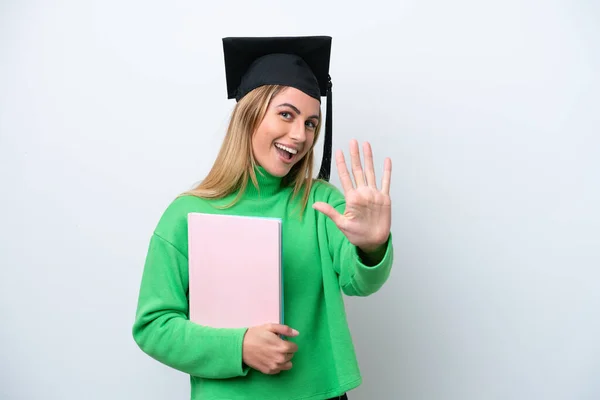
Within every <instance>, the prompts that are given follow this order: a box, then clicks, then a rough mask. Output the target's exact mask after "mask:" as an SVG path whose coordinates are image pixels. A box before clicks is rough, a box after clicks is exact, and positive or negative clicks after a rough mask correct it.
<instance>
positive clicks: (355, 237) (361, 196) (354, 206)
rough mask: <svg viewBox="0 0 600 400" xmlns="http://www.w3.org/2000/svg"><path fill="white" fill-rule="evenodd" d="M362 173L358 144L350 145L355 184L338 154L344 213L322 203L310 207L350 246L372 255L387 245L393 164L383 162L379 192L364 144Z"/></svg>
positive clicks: (390, 220)
mask: <svg viewBox="0 0 600 400" xmlns="http://www.w3.org/2000/svg"><path fill="white" fill-rule="evenodd" d="M363 152H364V158H365V170H364V171H363V168H362V165H361V162H360V153H359V149H358V142H357V141H356V140H352V141H351V142H350V158H351V166H352V174H353V176H354V183H353V182H352V179H351V178H350V174H349V172H348V169H347V168H346V161H345V159H344V153H343V152H342V151H341V150H338V151H337V153H336V164H337V170H338V175H339V177H340V181H341V184H342V187H343V189H344V197H345V198H346V210H345V211H344V214H340V213H339V212H338V211H337V210H335V209H334V208H333V207H332V206H331V205H329V204H327V203H324V202H317V203H314V204H313V208H314V209H315V210H318V211H320V212H322V213H323V214H325V215H326V216H328V217H329V218H331V220H332V221H333V222H334V223H335V224H336V225H337V227H338V228H339V229H340V230H341V231H342V232H343V233H344V235H346V237H347V238H348V240H349V241H350V243H352V244H353V245H355V246H357V247H358V248H360V249H361V250H362V251H363V252H365V253H374V252H377V251H378V250H380V249H381V248H382V247H383V246H384V245H386V243H387V240H388V238H389V235H390V228H391V224H392V210H391V208H392V202H391V199H390V195H389V192H390V181H391V175H392V161H391V160H390V159H389V158H386V159H385V162H384V168H383V177H382V181H381V189H378V188H377V182H376V179H375V167H374V165H373V153H372V151H371V145H370V144H369V143H368V142H367V143H365V144H363Z"/></svg>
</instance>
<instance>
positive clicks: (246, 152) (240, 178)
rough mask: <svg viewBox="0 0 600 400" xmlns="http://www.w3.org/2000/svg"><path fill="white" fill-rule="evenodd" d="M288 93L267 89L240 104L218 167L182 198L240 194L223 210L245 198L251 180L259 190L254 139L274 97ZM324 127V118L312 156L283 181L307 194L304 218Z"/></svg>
mask: <svg viewBox="0 0 600 400" xmlns="http://www.w3.org/2000/svg"><path fill="white" fill-rule="evenodd" d="M284 89H285V86H280V85H265V86H261V87H258V88H257V89H254V90H253V91H251V92H250V93H248V94H247V95H245V96H244V97H243V98H242V99H240V101H239V102H238V103H237V104H236V106H235V108H234V110H233V113H232V114H231V119H230V122H229V127H228V128H227V134H226V135H225V139H224V140H223V144H222V145H221V149H220V150H219V153H218V155H217V158H216V160H215V163H214V164H213V166H212V168H211V170H210V172H209V173H208V175H207V176H206V178H205V179H204V180H203V181H202V182H200V183H199V184H198V185H197V186H196V187H195V188H193V189H192V190H189V191H187V192H185V193H183V194H182V196H184V195H192V196H198V197H202V198H205V199H221V198H224V197H227V196H229V195H231V194H232V193H235V192H236V191H237V192H238V194H237V196H236V198H235V199H234V200H233V201H232V202H231V203H230V204H228V205H226V206H224V207H223V208H228V207H231V206H233V205H234V204H236V203H237V202H238V201H239V200H240V198H241V197H242V196H243V194H244V192H245V190H246V187H247V185H248V180H252V182H253V184H254V186H255V187H257V188H258V189H259V190H260V188H259V187H258V181H257V179H256V173H255V167H256V165H257V164H256V161H255V160H254V156H253V152H252V136H253V135H254V133H255V132H256V130H257V129H258V126H259V125H260V123H261V122H262V120H263V118H264V116H265V114H266V112H267V109H268V108H269V104H270V103H271V100H272V99H273V97H275V96H276V95H277V94H278V93H280V92H281V91H282V90H284ZM320 127H321V115H320V112H319V121H318V123H317V126H316V129H315V138H314V141H313V144H312V146H311V148H310V149H309V151H308V153H306V155H305V156H304V157H303V158H302V160H300V161H299V162H297V163H296V164H295V165H294V166H293V167H292V168H291V170H290V172H289V173H288V174H287V175H286V176H285V177H283V179H282V183H281V184H282V186H293V187H294V191H293V197H296V196H297V195H298V194H299V193H300V192H303V195H302V203H301V214H302V213H303V212H304V210H305V209H306V206H307V204H308V197H309V194H310V190H311V188H312V184H313V178H312V175H313V161H314V152H313V149H314V144H315V143H316V142H317V139H318V136H319V131H320Z"/></svg>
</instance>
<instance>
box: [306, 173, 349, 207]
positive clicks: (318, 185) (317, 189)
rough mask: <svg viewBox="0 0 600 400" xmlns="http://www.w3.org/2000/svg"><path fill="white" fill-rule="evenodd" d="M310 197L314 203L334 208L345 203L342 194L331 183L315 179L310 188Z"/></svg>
mask: <svg viewBox="0 0 600 400" xmlns="http://www.w3.org/2000/svg"><path fill="white" fill-rule="evenodd" d="M311 197H312V198H313V200H314V201H322V202H325V203H329V204H331V205H332V206H334V207H336V206H338V205H340V204H342V203H344V202H345V198H344V194H343V193H342V192H341V190H340V189H338V188H337V187H336V186H334V185H333V184H332V183H330V182H327V181H324V180H322V179H315V180H314V181H313V184H312V188H311Z"/></svg>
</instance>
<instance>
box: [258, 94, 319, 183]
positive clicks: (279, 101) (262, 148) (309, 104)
mask: <svg viewBox="0 0 600 400" xmlns="http://www.w3.org/2000/svg"><path fill="white" fill-rule="evenodd" d="M319 112H320V103H319V101H318V100H317V99H315V98H312V97H310V96H309V95H307V94H305V93H304V92H302V91H300V90H298V89H295V88H292V87H288V88H285V89H283V90H282V91H280V92H279V93H278V94H277V95H276V96H274V97H273V99H271V103H270V104H269V107H268V108H267V111H266V113H265V117H264V118H263V120H262V121H261V123H260V125H259V126H258V128H257V130H256V132H255V133H254V136H253V137H252V152H253V155H254V159H255V160H256V163H257V164H258V165H260V166H261V167H263V168H264V169H265V170H267V172H269V173H270V174H271V175H274V176H279V177H283V176H285V175H287V174H288V173H289V172H290V169H291V168H292V167H293V166H294V165H295V164H296V163H298V162H299V161H300V160H302V158H303V157H304V156H305V155H306V154H307V153H308V152H309V151H311V150H312V146H313V143H314V140H315V133H316V127H317V125H318V123H319Z"/></svg>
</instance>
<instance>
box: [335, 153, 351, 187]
mask: <svg viewBox="0 0 600 400" xmlns="http://www.w3.org/2000/svg"><path fill="white" fill-rule="evenodd" d="M335 164H336V166H337V170H338V175H339V177H340V183H341V184H342V189H344V193H348V192H349V191H350V190H352V189H353V188H354V185H353V184H352V179H351V178H350V173H349V172H348V168H347V167H346V159H345V158H344V152H343V151H341V150H338V151H336V153H335Z"/></svg>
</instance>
